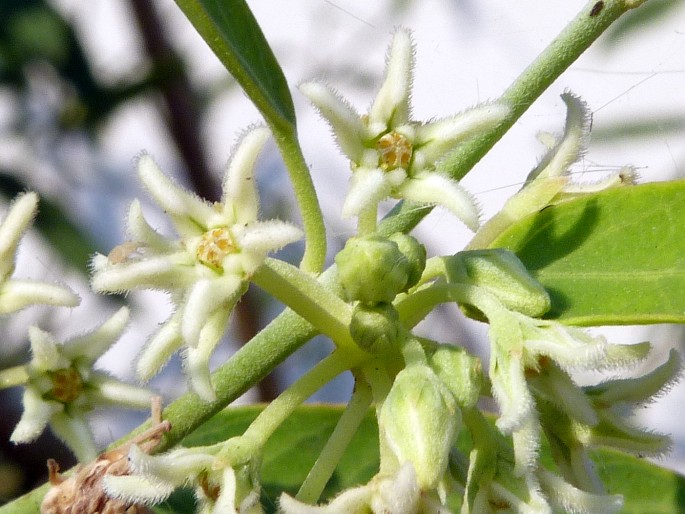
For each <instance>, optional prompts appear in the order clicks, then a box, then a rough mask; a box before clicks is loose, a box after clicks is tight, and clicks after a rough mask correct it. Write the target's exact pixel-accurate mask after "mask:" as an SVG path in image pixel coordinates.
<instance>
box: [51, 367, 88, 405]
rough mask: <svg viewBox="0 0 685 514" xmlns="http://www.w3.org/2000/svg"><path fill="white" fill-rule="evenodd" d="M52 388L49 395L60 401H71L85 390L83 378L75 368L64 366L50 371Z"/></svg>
mask: <svg viewBox="0 0 685 514" xmlns="http://www.w3.org/2000/svg"><path fill="white" fill-rule="evenodd" d="M50 381H51V382H52V389H50V391H49V392H48V396H49V397H50V398H51V399H53V400H56V401H58V402H60V403H65V404H66V403H71V402H73V401H74V400H76V398H78V397H79V396H81V393H82V392H83V379H82V378H81V374H80V373H79V372H78V371H76V370H75V369H74V368H62V369H58V370H56V371H53V372H51V373H50Z"/></svg>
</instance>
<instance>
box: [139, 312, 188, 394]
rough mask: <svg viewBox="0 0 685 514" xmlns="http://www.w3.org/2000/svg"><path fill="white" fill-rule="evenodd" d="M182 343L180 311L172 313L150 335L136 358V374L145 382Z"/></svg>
mask: <svg viewBox="0 0 685 514" xmlns="http://www.w3.org/2000/svg"><path fill="white" fill-rule="evenodd" d="M182 345H183V337H182V336H181V312H180V311H179V312H176V313H174V314H173V315H172V316H171V317H170V318H169V319H168V320H167V321H166V322H165V323H164V324H163V325H162V326H161V327H160V329H159V330H158V331H157V332H155V334H154V335H153V336H152V337H150V339H149V340H148V341H147V343H146V344H145V347H144V348H143V349H142V350H141V352H140V355H139V356H138V358H137V359H136V376H137V377H138V379H139V380H142V381H143V382H147V381H148V380H150V379H151V378H152V377H153V376H155V375H156V374H157V372H158V371H159V370H160V369H161V368H162V366H164V365H165V364H166V363H167V362H168V360H169V359H170V358H171V356H172V355H173V354H174V352H176V350H178V349H179V348H180V347H181V346H182Z"/></svg>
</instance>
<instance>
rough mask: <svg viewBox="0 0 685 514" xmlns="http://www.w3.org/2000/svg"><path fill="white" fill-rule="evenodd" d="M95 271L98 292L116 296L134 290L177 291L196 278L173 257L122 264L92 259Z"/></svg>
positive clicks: (188, 267) (94, 286)
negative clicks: (115, 294) (118, 293)
mask: <svg viewBox="0 0 685 514" xmlns="http://www.w3.org/2000/svg"><path fill="white" fill-rule="evenodd" d="M93 268H94V270H95V272H94V273H93V277H92V278H91V283H90V284H91V287H92V288H93V290H94V291H97V292H98V293H105V292H106V293H117V292H121V291H129V290H132V289H145V288H149V289H166V290H169V289H178V288H181V287H185V286H186V285H187V284H188V283H190V282H191V281H192V279H193V278H194V273H193V268H192V267H191V266H181V265H179V264H178V263H177V262H175V259H173V258H172V256H166V255H163V256H160V257H149V258H147V259H142V260H139V261H131V262H123V263H121V264H109V263H105V262H104V261H103V260H102V259H99V258H98V259H97V260H93Z"/></svg>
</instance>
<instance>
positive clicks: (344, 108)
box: [300, 29, 510, 230]
mask: <svg viewBox="0 0 685 514" xmlns="http://www.w3.org/2000/svg"><path fill="white" fill-rule="evenodd" d="M413 61H414V52H413V48H412V42H411V38H410V34H409V32H408V31H406V30H403V29H400V30H398V31H397V32H396V34H395V37H394V39H393V42H392V45H391V47H390V53H389V58H388V65H387V69H386V74H385V81H384V82H383V85H382V86H381V88H380V90H379V92H378V95H377V96H376V99H375V101H374V102H373V105H372V106H371V110H370V111H369V114H368V115H364V116H360V115H359V114H358V113H357V112H356V111H355V110H354V108H352V107H351V106H350V105H349V103H347V102H346V101H345V100H344V99H343V98H341V97H340V96H339V95H338V94H337V93H336V92H335V91H334V90H333V89H331V88H329V87H328V86H325V85H323V84H320V83H317V82H307V83H303V84H301V85H300V90H301V91H302V92H303V93H304V94H305V95H306V96H307V97H308V98H309V99H310V100H311V102H312V103H313V104H314V105H315V106H316V107H317V109H318V110H319V111H320V113H321V115H322V116H323V117H324V118H326V120H327V121H328V122H329V123H330V125H331V126H332V128H333V131H334V133H335V136H336V138H337V141H338V144H339V145H340V148H341V149H342V151H343V153H344V154H345V155H346V156H347V157H349V159H350V161H351V163H352V170H353V174H352V182H351V186H350V190H349V192H348V194H347V197H346V198H345V203H344V205H343V213H342V214H343V217H345V218H350V217H354V216H360V217H361V216H364V215H366V214H368V213H369V212H371V213H372V214H375V213H376V208H377V205H378V203H379V202H380V201H382V200H384V199H385V198H388V197H394V198H404V199H407V200H411V201H414V202H418V203H423V204H433V205H436V204H437V205H442V206H443V207H445V208H447V209H448V210H450V211H451V212H452V213H454V214H455V215H456V216H457V217H458V218H459V219H461V220H462V221H463V222H464V223H465V224H466V225H467V226H468V227H469V228H471V229H472V230H476V229H477V228H478V209H477V208H476V206H475V204H474V202H473V200H472V198H471V196H470V195H469V193H467V192H466V191H465V190H464V189H463V188H462V187H461V185H460V184H459V183H458V182H457V181H456V180H454V179H452V178H450V177H449V176H448V174H447V173H446V172H445V171H444V170H442V169H441V161H442V160H443V159H444V158H445V157H446V156H447V155H448V154H450V153H451V152H452V151H453V150H455V149H456V147H457V146H458V145H459V144H460V143H462V142H463V141H465V140H467V139H470V138H472V137H474V136H477V135H479V134H481V133H482V132H483V131H485V130H488V129H489V128H492V127H494V126H496V125H497V124H498V123H500V122H501V121H502V120H503V119H504V117H505V116H506V115H507V114H508V113H509V110H510V109H509V107H507V106H506V105H503V104H496V103H493V104H484V105H480V106H478V107H475V108H473V109H469V110H467V111H465V112H463V113H461V114H457V115H455V116H452V117H449V118H444V119H440V120H436V121H432V122H428V123H421V122H416V121H412V120H410V106H409V97H410V94H411V83H412V69H413V66H414V62H413Z"/></svg>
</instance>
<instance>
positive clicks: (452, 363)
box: [429, 344, 483, 409]
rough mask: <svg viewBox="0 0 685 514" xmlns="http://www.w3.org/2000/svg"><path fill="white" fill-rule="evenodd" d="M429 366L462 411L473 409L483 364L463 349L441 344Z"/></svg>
mask: <svg viewBox="0 0 685 514" xmlns="http://www.w3.org/2000/svg"><path fill="white" fill-rule="evenodd" d="M429 365H430V367H431V368H432V369H433V371H435V374H436V375H437V376H438V378H440V380H442V382H443V383H444V384H445V385H446V386H447V389H449V390H450V392H451V393H452V395H453V396H454V399H455V400H457V404H458V405H459V406H460V407H461V408H464V409H470V408H472V407H475V405H476V402H477V401H478V398H479V396H480V390H481V387H482V384H483V364H482V363H481V360H480V359H479V358H478V357H476V356H474V355H471V354H470V353H469V352H467V351H466V350H465V349H464V348H461V347H459V346H452V345H447V344H441V345H439V346H438V349H437V350H436V351H435V353H433V354H432V355H431V356H430V357H429Z"/></svg>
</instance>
